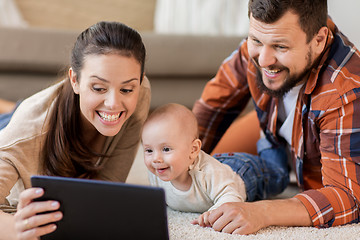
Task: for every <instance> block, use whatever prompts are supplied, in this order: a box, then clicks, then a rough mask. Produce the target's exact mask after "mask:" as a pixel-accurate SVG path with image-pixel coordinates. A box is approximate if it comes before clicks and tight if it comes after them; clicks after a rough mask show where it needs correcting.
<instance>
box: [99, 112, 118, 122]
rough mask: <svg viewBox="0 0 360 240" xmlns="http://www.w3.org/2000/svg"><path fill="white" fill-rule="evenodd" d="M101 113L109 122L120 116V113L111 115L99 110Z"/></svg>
mask: <svg viewBox="0 0 360 240" xmlns="http://www.w3.org/2000/svg"><path fill="white" fill-rule="evenodd" d="M99 115H100V117H101V118H102V119H103V120H105V121H109V122H112V121H116V120H118V119H119V117H120V113H118V114H114V115H110V114H107V113H104V112H99Z"/></svg>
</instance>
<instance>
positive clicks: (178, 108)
mask: <svg viewBox="0 0 360 240" xmlns="http://www.w3.org/2000/svg"><path fill="white" fill-rule="evenodd" d="M170 116H171V117H173V119H175V120H176V121H179V122H181V123H183V126H182V127H184V128H187V129H189V128H192V129H191V130H192V132H194V139H196V138H199V131H198V122H197V119H196V117H195V115H194V113H193V112H192V111H191V110H190V109H188V108H187V107H185V106H183V105H181V104H177V103H168V104H165V105H162V106H160V107H158V108H156V109H155V110H154V111H153V112H152V113H151V114H150V115H149V117H148V118H147V119H146V121H145V123H144V126H145V125H146V123H148V122H151V121H153V120H155V119H158V118H165V117H170ZM185 123H186V124H185Z"/></svg>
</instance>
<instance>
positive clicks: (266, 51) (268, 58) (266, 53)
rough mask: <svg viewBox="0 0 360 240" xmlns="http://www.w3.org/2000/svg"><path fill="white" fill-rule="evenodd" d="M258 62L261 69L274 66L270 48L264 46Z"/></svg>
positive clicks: (273, 54)
mask: <svg viewBox="0 0 360 240" xmlns="http://www.w3.org/2000/svg"><path fill="white" fill-rule="evenodd" d="M258 62H259V66H260V67H262V68H266V67H269V66H271V65H274V64H275V63H276V58H275V53H274V50H273V49H272V48H271V47H267V46H264V47H263V48H262V49H261V51H260V53H259V60H258Z"/></svg>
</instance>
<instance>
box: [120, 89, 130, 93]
mask: <svg viewBox="0 0 360 240" xmlns="http://www.w3.org/2000/svg"><path fill="white" fill-rule="evenodd" d="M120 91H121V92H122V93H131V92H132V91H133V90H132V89H127V88H122V89H121V90H120Z"/></svg>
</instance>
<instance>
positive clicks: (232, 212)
mask: <svg viewBox="0 0 360 240" xmlns="http://www.w3.org/2000/svg"><path fill="white" fill-rule="evenodd" d="M201 216H202V215H201ZM201 216H200V217H201ZM200 217H199V218H200ZM206 222H208V224H205V225H210V226H211V227H212V228H213V229H214V230H216V231H219V232H225V233H232V234H251V233H255V232H257V231H258V230H260V229H262V228H265V227H268V226H274V225H276V226H310V225H311V219H310V217H309V214H308V212H307V210H306V208H305V207H304V206H303V204H302V203H301V202H300V201H299V200H298V199H296V198H291V199H283V200H266V201H258V202H233V203H224V204H223V205H221V206H220V207H218V208H217V209H215V210H212V211H211V212H210V214H209V215H208V216H206ZM193 224H199V225H200V222H199V220H194V221H193ZM200 226H201V225H200Z"/></svg>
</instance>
